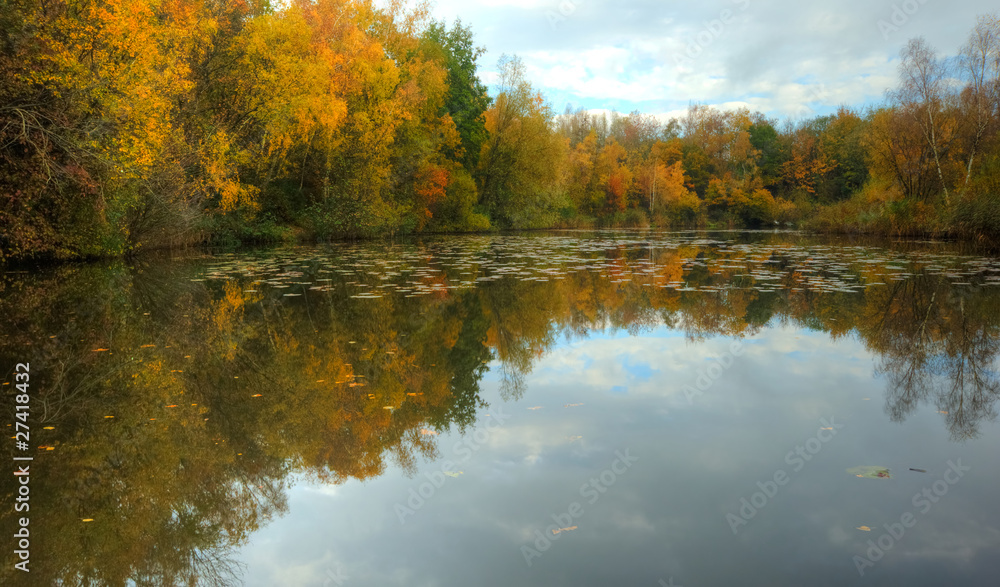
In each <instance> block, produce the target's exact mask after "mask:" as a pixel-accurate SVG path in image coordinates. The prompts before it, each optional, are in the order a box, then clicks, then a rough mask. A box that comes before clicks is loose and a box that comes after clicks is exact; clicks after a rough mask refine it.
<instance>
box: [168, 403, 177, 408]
mask: <svg viewBox="0 0 1000 587" xmlns="http://www.w3.org/2000/svg"><path fill="white" fill-rule="evenodd" d="M167 407H168V408H176V407H177V404H174V405H172V406H167Z"/></svg>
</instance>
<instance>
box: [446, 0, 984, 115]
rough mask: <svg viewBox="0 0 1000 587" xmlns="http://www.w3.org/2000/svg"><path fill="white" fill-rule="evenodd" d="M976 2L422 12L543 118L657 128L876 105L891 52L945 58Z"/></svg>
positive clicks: (557, 0) (526, 3)
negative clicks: (569, 110) (639, 121)
mask: <svg viewBox="0 0 1000 587" xmlns="http://www.w3.org/2000/svg"><path fill="white" fill-rule="evenodd" d="M996 9H997V7H996V4H995V2H992V1H990V0H964V1H959V2H944V1H942V0H906V1H905V2H904V1H900V0H893V1H887V0H843V1H837V2H834V1H829V2H798V1H793V0H772V1H765V0H711V1H707V2H699V3H693V2H669V1H666V2H665V1H663V0H618V1H611V0H485V1H482V2H463V1H462V0H437V2H436V3H435V5H434V9H433V13H434V15H435V16H436V17H437V18H439V19H441V18H444V19H446V20H448V21H449V22H451V21H454V19H455V18H458V17H460V18H461V19H462V21H463V22H465V23H466V24H470V25H471V26H472V27H473V30H474V32H475V34H476V38H477V41H478V43H479V44H480V45H482V46H484V47H486V49H487V50H488V53H487V54H486V55H485V56H484V57H483V59H482V61H481V65H482V67H481V72H482V76H483V78H484V80H485V81H487V82H488V83H489V82H492V81H493V80H494V79H495V64H496V62H497V59H498V58H499V57H500V55H501V54H503V53H508V54H512V53H516V54H518V55H520V56H521V57H522V59H523V60H524V62H525V64H526V66H527V70H528V74H529V77H530V80H531V82H532V84H533V85H534V86H535V87H536V88H539V89H541V90H542V91H543V92H544V93H545V95H546V96H547V97H548V98H549V100H550V101H551V103H552V105H553V106H554V107H555V109H556V111H557V112H560V113H561V112H562V110H563V108H565V106H566V104H567V103H570V104H573V105H574V106H582V107H584V108H587V109H592V110H600V109H607V110H611V109H616V110H618V111H619V112H623V113H627V112H630V111H632V110H636V109H638V110H641V111H643V112H647V113H650V114H655V115H658V116H660V117H661V118H667V117H670V116H671V115H679V114H680V113H681V112H683V111H684V110H685V109H686V108H687V106H688V104H690V103H692V102H699V103H705V104H712V105H716V106H720V107H723V108H736V107H740V106H747V107H749V108H751V109H754V110H761V111H763V112H765V113H767V114H769V115H772V116H777V117H781V118H792V119H798V118H805V117H810V116H814V115H816V114H825V113H829V112H831V111H833V110H835V109H836V108H837V106H839V105H841V104H846V105H850V106H861V105H865V104H870V103H873V102H877V101H879V100H881V99H882V96H883V95H884V92H885V90H886V89H887V88H889V87H891V86H893V85H894V84H895V81H896V67H897V65H898V54H899V50H900V49H901V48H902V47H903V46H904V45H905V44H906V41H907V40H908V39H909V38H912V37H916V36H921V35H922V36H924V37H925V38H927V40H928V41H929V42H930V43H931V44H932V45H933V46H934V47H936V48H937V49H938V51H939V52H940V53H941V54H942V55H955V54H956V53H957V52H958V50H959V48H960V47H961V45H962V44H963V43H964V42H965V40H966V38H967V37H968V34H969V31H970V30H971V29H972V27H973V25H974V23H975V18H976V16H977V15H979V14H983V13H986V12H989V11H991V10H996Z"/></svg>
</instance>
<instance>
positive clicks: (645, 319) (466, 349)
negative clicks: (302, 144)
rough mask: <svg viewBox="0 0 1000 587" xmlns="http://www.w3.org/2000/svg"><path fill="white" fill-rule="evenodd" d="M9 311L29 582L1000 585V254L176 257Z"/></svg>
mask: <svg viewBox="0 0 1000 587" xmlns="http://www.w3.org/2000/svg"><path fill="white" fill-rule="evenodd" d="M0 325H2V339H0V373H2V374H3V376H4V378H3V381H4V386H5V397H6V398H7V401H8V409H5V410H4V413H5V414H7V416H6V418H7V422H5V424H7V425H8V427H9V428H10V429H11V430H15V424H16V422H17V419H16V417H15V408H14V405H15V396H16V394H18V393H19V391H18V390H16V387H17V385H18V383H19V382H20V381H22V380H23V379H18V378H17V376H16V375H17V373H18V372H20V371H19V370H18V368H17V367H16V365H17V364H19V363H28V364H29V366H26V367H25V368H22V369H21V370H23V371H27V370H28V369H30V387H29V388H27V390H28V394H29V395H30V401H29V402H28V403H27V404H26V405H28V406H29V408H28V409H27V413H28V414H29V415H28V416H27V421H26V424H25V425H26V426H27V427H29V428H30V443H28V446H26V447H20V448H19V447H18V445H16V444H15V442H16V441H19V440H17V439H14V438H12V440H11V441H10V442H11V445H10V448H9V450H8V452H9V453H10V455H11V456H12V457H21V458H24V457H31V458H32V459H33V460H31V461H30V472H31V474H30V485H29V486H30V502H29V503H30V521H29V526H28V527H29V529H30V548H29V549H28V550H29V551H30V571H31V572H30V574H25V573H22V572H20V571H16V570H14V569H13V564H14V562H16V561H17V560H18V559H17V556H16V555H14V554H12V552H13V551H14V550H15V548H16V547H14V548H10V549H8V551H7V552H8V554H6V555H5V557H6V559H5V560H7V561H8V564H6V565H5V566H4V568H3V571H0V582H2V583H3V584H4V585H15V584H25V585H49V584H56V583H60V584H66V585H78V584H79V585H165V584H166V585H174V584H178V585H180V584H185V585H186V584H193V585H194V584H196V585H248V586H271V585H289V586H299V585H317V586H319V585H324V586H331V585H337V586H355V585H357V586H362V585H408V586H409V585H435V586H468V585H484V586H507V585H538V586H546V587H552V586H559V585H566V586H569V585H573V586H579V585H648V586H649V587H657V586H660V585H664V586H666V585H675V586H685V587H698V586H709V585H737V584H738V585H762V586H763V585H768V586H770V585H838V586H839V585H854V584H857V585H863V584H868V585H941V584H947V585H996V584H997V582H998V579H997V577H998V576H1000V508H998V507H997V506H996V499H997V493H996V491H997V487H1000V466H998V464H1000V455H998V452H997V449H998V447H1000V428H998V427H997V425H996V422H995V420H996V407H997V406H996V403H997V399H998V397H1000V378H998V368H1000V361H998V353H1000V259H998V258H996V257H991V256H989V255H988V254H985V253H982V252H976V251H969V250H963V249H962V248H959V247H957V246H955V245H951V244H946V243H934V242H906V243H890V242H869V241H855V240H849V239H835V238H829V237H816V236H810V235H807V234H803V233H798V232H758V233H745V232H712V233H647V232H628V231H619V232H573V231H566V232H548V233H537V234H520V235H507V236H467V237H441V238H427V239H423V240H420V241H400V242H393V243H385V242H382V243H363V244H332V245H326V246H318V247H294V248H282V249H268V250H249V251H243V252H235V253H234V252H215V253H206V252H195V253H183V254H182V253H177V254H171V255H155V256H148V257H142V258H139V259H137V260H133V261H115V262H107V263H91V264H83V263H80V264H68V265H61V266H57V267H48V268H41V269H30V270H26V269H23V268H21V269H18V270H16V271H15V270H13V269H11V270H8V271H7V272H5V273H4V274H3V276H2V280H0ZM20 391H24V389H22V390H20ZM18 401H19V400H18ZM18 413H20V412H18ZM12 436H14V434H13V433H12ZM8 460H9V459H8ZM21 462H27V461H18V462H17V463H21ZM18 466H20V465H18ZM9 467H10V469H11V470H17V467H16V466H15V465H14V464H10V465H9ZM6 478H7V479H11V478H12V477H10V476H9V475H8V476H6ZM16 478H17V479H21V478H20V477H16ZM18 491H19V490H18V489H17V485H15V484H14V483H13V482H10V481H8V483H7V484H5V491H4V497H3V500H4V503H3V507H4V512H5V517H4V526H3V530H4V531H5V532H9V533H8V534H7V535H8V536H11V535H13V534H14V533H15V532H16V531H18V530H17V529H18V526H17V524H18V523H19V521H18V520H19V519H20V518H19V516H25V515H29V514H28V513H23V512H22V513H15V511H14V509H15V505H16V504H17V503H21V502H18V501H17V495H19V494H18ZM21 495H23V493H21ZM19 511H20V510H19ZM22 525H23V523H22ZM13 542H14V541H13V540H10V541H8V542H5V544H13ZM25 577H30V580H29V579H26V578H25Z"/></svg>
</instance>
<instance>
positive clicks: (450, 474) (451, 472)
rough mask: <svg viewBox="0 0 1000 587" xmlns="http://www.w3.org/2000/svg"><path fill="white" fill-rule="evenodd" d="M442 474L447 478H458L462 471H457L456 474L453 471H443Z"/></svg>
mask: <svg viewBox="0 0 1000 587" xmlns="http://www.w3.org/2000/svg"><path fill="white" fill-rule="evenodd" d="M444 474H445V475H447V476H449V477H458V476H459V475H463V474H464V471H458V472H457V473H456V472H453V471H445V472H444Z"/></svg>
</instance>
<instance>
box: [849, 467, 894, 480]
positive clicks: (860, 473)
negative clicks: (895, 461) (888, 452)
mask: <svg viewBox="0 0 1000 587" xmlns="http://www.w3.org/2000/svg"><path fill="white" fill-rule="evenodd" d="M847 472H848V473H850V474H852V475H854V476H855V477H863V478H865V479H889V478H890V477H891V475H890V474H889V469H888V468H886V467H876V466H872V465H864V466H861V467H852V468H850V469H848V470H847Z"/></svg>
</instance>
